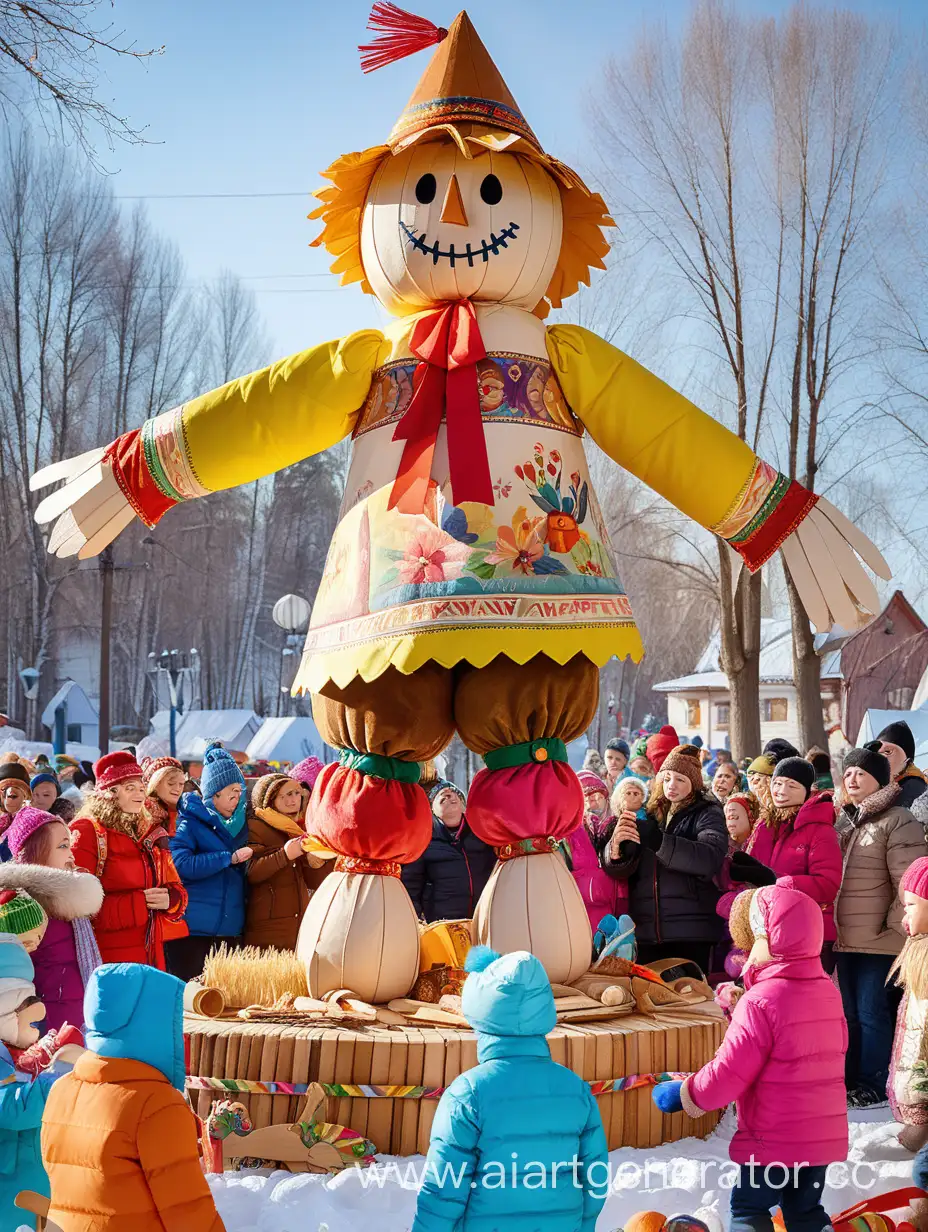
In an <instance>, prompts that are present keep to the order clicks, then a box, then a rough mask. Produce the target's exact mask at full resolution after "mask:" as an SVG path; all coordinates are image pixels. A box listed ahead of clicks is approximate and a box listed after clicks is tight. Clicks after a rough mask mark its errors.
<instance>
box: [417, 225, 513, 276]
mask: <svg viewBox="0 0 928 1232" xmlns="http://www.w3.org/2000/svg"><path fill="white" fill-rule="evenodd" d="M400 226H401V227H402V228H403V230H404V231H405V233H406V239H407V241H408V242H409V244H410V245H411V246H412V247H413V248H415V250H416V251H417V252H424V253H425V255H426V256H428V257H431V258H432V264H433V265H437V264H438V261H439V258H441V259H442V260H443V261H450V262H451V268H452V269H454V264H455V262H456V261H466V262H467V264H468V265H469V266H470V267H471V269H473V268H474V262H475V261H489V259H490V254H491V253H492V254H493V256H494V257H495V256H496V255H497V254H498V253H499V250H500V249H501V248H508V247H509V241H510V240H514V239H515V238H516V232H517V231H518V230H519V224H518V223H517V222H511V223H510V224H509V226H508V227H504V228H503V230H502V231H501V232H500V233H499V235H497V234H496V232H495V231H491V232H490V238H489V239H488V240H483V241H482V243H481V244H480V246H479V247H478V248H474V247H473V246H472V245H471V244H468V245H467V246H466V247H465V249H464V251H463V252H456V251H455V247H454V244H452V245H451V247H450V248H449V249H448V250H447V252H445V251H444V250H443V249H441V248H439V247H438V240H436V241H435V242H434V243H433V244H429V243H428V242H427V241H428V236H427V235H426V234H425V232H423V233H422V234H421V235H417V234H416V233H415V231H414V230H413V228H412V227H409V226H407V225H406V223H404V222H401V223H400Z"/></svg>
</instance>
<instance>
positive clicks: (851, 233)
mask: <svg viewBox="0 0 928 1232" xmlns="http://www.w3.org/2000/svg"><path fill="white" fill-rule="evenodd" d="M890 61H891V48H890V46H889V42H888V40H887V39H886V38H885V37H884V36H883V35H882V33H880V32H879V31H876V30H874V28H873V27H872V26H871V25H869V24H868V23H866V22H865V21H863V19H860V18H857V17H855V16H853V15H851V14H849V13H846V12H840V11H839V12H835V13H821V14H820V13H817V12H812V11H810V10H809V9H807V8H806V7H805V6H802V5H799V6H796V7H795V8H793V9H792V10H790V12H789V13H788V14H787V15H786V17H785V18H783V19H782V21H780V22H779V23H777V22H774V21H772V20H770V21H767V20H759V19H751V18H746V17H744V16H742V15H741V14H740V13H739V11H738V10H737V9H736V8H735V7H733V6H729V5H726V4H725V3H723V2H722V0H700V3H698V4H697V5H696V6H695V8H694V10H693V13H692V16H691V19H690V22H689V25H688V27H687V29H686V31H685V33H684V35H683V37H682V39H681V40H680V41H679V43H675V42H674V41H673V40H671V39H668V37H667V34H666V31H663V30H661V31H660V32H654V33H650V34H646V35H645V36H644V37H643V38H642V39H641V41H640V42H639V44H638V46H637V48H636V49H635V51H634V52H633V54H632V55H631V56H630V57H629V58H628V59H627V60H624V61H622V62H616V61H613V62H612V63H610V65H609V66H608V68H607V70H606V75H605V79H604V82H603V85H602V88H601V90H600V93H599V96H598V99H597V102H596V104H595V107H594V127H595V134H596V138H597V143H598V146H599V149H600V151H601V153H602V157H603V163H604V167H603V176H604V179H605V181H606V188H607V192H608V195H609V199H610V201H611V202H612V203H614V204H615V206H616V208H617V209H618V212H619V214H620V222H621V224H622V226H623V229H626V230H627V231H628V232H629V233H630V234H631V235H632V237H633V239H634V240H637V241H639V242H641V243H643V244H644V246H645V252H646V253H647V254H648V255H649V256H650V257H651V259H653V258H654V257H655V256H656V257H657V258H658V259H659V260H660V261H661V262H662V263H663V265H664V267H665V269H666V270H667V271H668V273H669V274H670V275H671V276H672V277H673V278H674V280H675V283H676V285H677V286H678V287H682V288H683V290H684V292H685V296H686V300H685V306H684V307H683V308H682V309H679V308H678V309H677V313H678V315H679V316H682V317H683V318H684V320H683V324H682V331H683V335H684V338H685V341H686V342H687V343H688V344H689V346H690V347H691V348H692V349H693V350H694V351H695V353H696V354H697V356H698V358H697V361H696V363H695V364H694V368H693V371H692V372H691V373H690V374H689V377H690V381H691V383H697V384H698V393H697V395H696V396H697V401H701V402H702V403H703V404H704V405H707V406H708V408H709V409H710V410H712V411H714V412H715V413H716V414H717V415H719V416H720V417H721V418H724V419H727V420H728V422H729V423H730V425H731V427H732V429H733V430H734V431H735V432H736V433H737V434H738V436H739V437H740V438H741V439H742V440H744V441H746V442H747V443H748V444H749V445H750V446H751V447H752V448H753V449H755V450H757V449H758V448H759V446H760V444H761V442H763V443H764V444H765V445H768V444H772V445H773V447H774V450H775V451H776V449H777V446H778V445H779V444H780V443H781V441H782V439H783V438H784V437H785V439H786V442H787V449H786V450H785V452H786V454H787V457H786V458H785V459H784V460H783V464H782V465H781V469H783V470H785V471H787V472H788V473H789V474H790V475H791V476H792V477H799V478H801V479H802V480H804V481H805V482H808V483H811V482H813V481H814V480H815V478H816V475H817V473H818V471H819V468H820V466H821V464H822V461H823V458H824V457H825V455H826V454H827V452H828V449H829V448H830V447H832V446H833V445H834V443H835V441H836V440H837V439H838V438H839V436H840V433H839V432H837V431H835V432H832V433H830V434H828V435H826V434H824V433H823V430H822V429H823V421H824V417H825V415H826V412H827V413H828V414H832V413H833V410H832V407H833V404H832V402H831V401H829V395H830V394H831V393H832V391H833V387H834V385H835V383H836V381H837V379H838V377H839V375H841V373H842V372H843V371H844V370H846V368H847V367H848V366H849V364H850V362H851V360H852V359H853V358H854V357H855V352H854V349H853V347H852V346H851V338H852V336H853V331H854V327H855V326H856V325H858V324H859V317H860V315H861V313H862V307H861V304H860V302H859V301H858V302H857V304H856V305H855V304H854V303H853V301H851V298H850V296H849V294H848V291H849V290H850V288H851V286H852V285H853V284H854V283H855V282H856V281H858V280H859V276H860V273H861V270H862V268H863V265H864V256H865V255H866V251H867V250H866V244H865V240H866V232H865V229H864V227H863V221H864V219H865V217H866V216H867V213H868V211H869V210H870V209H871V208H872V205H873V200H874V196H875V195H876V194H877V192H878V190H879V188H880V183H881V179H880V165H879V160H878V159H876V158H875V157H874V156H873V155H874V148H875V143H876V142H877V141H878V140H879V138H880V135H881V131H885V130H881V127H880V121H881V119H882V118H883V116H884V112H883V108H884V107H885V97H886V90H887V80H888V73H889V67H890ZM857 354H858V355H859V352H858V353H857ZM781 428H782V429H783V431H781ZM715 550H716V561H715V571H716V572H717V577H718V593H719V611H720V620H721V662H722V667H723V670H724V671H725V673H726V675H727V676H728V679H729V686H730V692H731V703H732V710H731V734H732V746H733V749H734V751H735V753H736V755H737V756H739V757H740V756H743V755H744V754H746V753H749V752H754V751H756V750H757V749H758V748H759V747H760V718H759V711H758V688H759V660H760V616H761V579H760V577H759V575H756V574H755V575H753V576H751V575H749V574H747V573H746V572H745V571H741V572H740V574H739V575H738V577H737V581H736V580H735V577H734V570H733V567H732V555H731V553H730V551H729V549H728V548H727V547H726V545H725V544H723V543H722V542H721V541H717V547H716V549H715ZM792 608H793V620H794V628H795V634H794V650H795V654H794V657H795V664H796V670H797V678H798V681H799V684H800V690H801V692H802V693H803V699H804V700H803V703H802V706H801V711H800V722H801V726H802V727H803V733H804V738H807V739H808V741H809V743H811V742H813V740H814V739H815V738H816V737H820V735H821V722H822V721H821V705H820V690H819V685H818V659H817V657H816V656H815V655H814V648H813V646H812V637H811V632H810V629H809V623H808V619H807V617H806V615H805V613H804V612H803V611H802V609H801V606H800V605H799V603H798V600H795V599H794V601H793V604H792Z"/></svg>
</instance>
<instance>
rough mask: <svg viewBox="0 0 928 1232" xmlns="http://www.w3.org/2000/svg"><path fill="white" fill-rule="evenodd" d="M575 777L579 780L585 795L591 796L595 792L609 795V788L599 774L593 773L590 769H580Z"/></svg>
mask: <svg viewBox="0 0 928 1232" xmlns="http://www.w3.org/2000/svg"><path fill="white" fill-rule="evenodd" d="M577 778H578V779H579V780H580V786H581V787H582V788H583V794H584V795H585V796H593V795H595V794H596V793H597V792H601V793H602V794H603V795H604V796H608V795H609V788H608V787H607V786H606V784H605V783H604V782H603V780H602V779H601V778H600V777H599V775H598V774H594V773H593V771H592V770H581V771H580V773H579V774H578V775H577Z"/></svg>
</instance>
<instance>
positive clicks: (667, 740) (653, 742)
mask: <svg viewBox="0 0 928 1232" xmlns="http://www.w3.org/2000/svg"><path fill="white" fill-rule="evenodd" d="M679 744H680V737H679V736H678V735H677V733H676V731H675V730H674V728H672V727H670V726H669V725H668V724H665V725H664V726H663V727H662V728H661V730H660V731H659V732H657V734H656V735H654V736H649V737H648V743H647V745H646V746H645V750H646V751H645V756H646V757H647V759H648V761H649V762H650V763H651V765H652V766H653V767H654V769H655V771H658V770H660V768H661V767H662V766H663V764H664V758H665V757H666V756H667V754H668V753H670V752H672V751H673V750H674V749H675V748H677V747H679ZM687 747H688V748H693V745H688V746H687ZM696 761H697V762H698V761H699V750H698V749H697V750H696ZM701 778H702V775H701V774H700V779H701Z"/></svg>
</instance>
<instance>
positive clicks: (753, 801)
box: [725, 791, 760, 825]
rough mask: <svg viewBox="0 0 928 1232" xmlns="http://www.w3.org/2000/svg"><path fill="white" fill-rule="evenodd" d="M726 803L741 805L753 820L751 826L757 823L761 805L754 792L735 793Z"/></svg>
mask: <svg viewBox="0 0 928 1232" xmlns="http://www.w3.org/2000/svg"><path fill="white" fill-rule="evenodd" d="M725 803H726V804H740V805H741V806H742V807H743V808H744V811H745V812H746V813H747V815H748V817H749V818H750V819H751V825H753V824H754V822H755V821H757V815H758V813H759V811H760V804H759V803H758V800H757V796H755V795H754V793H753V792H752V791H733V792H732V793H731V795H730V796H729V797H728V799H727V800H726V801H725Z"/></svg>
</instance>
